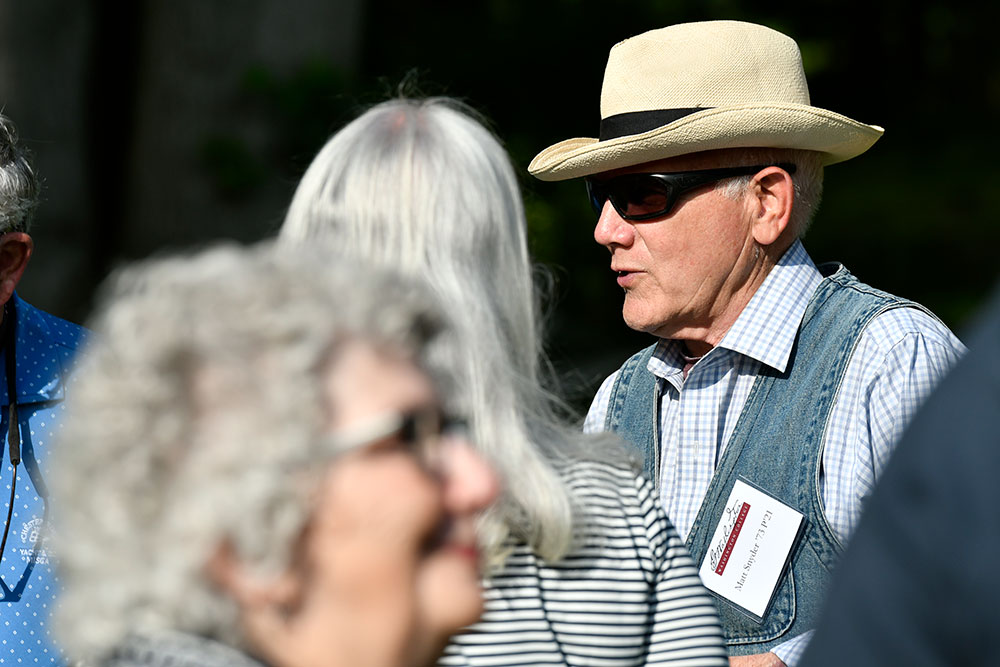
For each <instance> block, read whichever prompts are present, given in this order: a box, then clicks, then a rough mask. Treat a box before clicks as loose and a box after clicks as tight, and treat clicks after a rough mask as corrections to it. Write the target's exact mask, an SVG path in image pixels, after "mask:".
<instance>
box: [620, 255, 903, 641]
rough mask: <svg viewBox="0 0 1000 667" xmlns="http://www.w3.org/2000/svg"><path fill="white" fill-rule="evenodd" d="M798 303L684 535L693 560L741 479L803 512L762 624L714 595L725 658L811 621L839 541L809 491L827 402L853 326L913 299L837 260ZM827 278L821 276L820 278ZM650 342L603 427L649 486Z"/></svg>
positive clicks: (629, 365) (655, 388)
mask: <svg viewBox="0 0 1000 667" xmlns="http://www.w3.org/2000/svg"><path fill="white" fill-rule="evenodd" d="M820 270H821V271H822V272H823V273H824V275H826V276H827V277H826V278H825V279H824V280H823V281H822V282H821V283H820V285H819V286H818V287H817V288H816V292H815V293H814V294H813V297H812V299H811V300H810V302H809V305H808V306H807V307H806V311H805V315H804V316H803V320H802V325H801V327H800V330H799V336H798V338H797V340H796V343H795V346H794V348H793V349H792V353H791V357H790V359H789V364H788V366H787V368H786V370H785V372H784V373H779V372H777V371H776V370H774V369H773V368H771V367H769V366H762V367H761V370H760V374H759V375H758V377H757V379H756V381H755V382H754V385H753V388H752V389H751V390H750V394H749V396H748V397H747V401H746V404H745V405H744V407H743V412H742V413H741V414H740V416H739V419H738V421H737V423H736V427H735V430H734V431H733V435H732V437H731V438H730V440H729V442H728V444H727V446H726V448H725V451H724V452H723V454H722V457H721V460H720V461H719V464H718V467H717V469H716V471H715V475H714V476H713V477H712V481H711V484H710V485H709V488H708V492H707V493H706V495H705V499H704V501H703V502H702V504H701V508H700V509H699V511H698V515H697V517H696V518H695V521H694V524H693V525H692V527H691V532H690V534H689V535H688V539H687V546H688V549H689V550H690V552H691V556H692V558H694V560H695V562H696V563H698V564H700V563H701V561H702V559H703V558H704V556H705V553H706V551H707V550H708V543H709V540H710V539H711V537H712V534H713V532H714V530H715V527H716V525H717V524H718V522H719V520H720V519H721V516H722V511H723V509H724V505H725V502H726V500H727V499H728V497H729V493H730V491H731V490H732V488H733V484H734V483H735V481H736V479H737V478H738V477H744V478H746V479H748V480H749V481H751V482H752V483H754V484H756V485H757V486H759V487H760V488H762V489H764V490H765V491H767V492H768V493H770V494H771V495H773V496H775V497H777V498H778V499H779V500H781V501H782V502H783V503H785V504H787V505H790V506H791V507H793V508H794V509H796V510H798V511H799V512H801V513H802V514H804V515H805V518H806V524H805V529H804V531H803V534H802V537H801V539H800V540H799V542H798V543H797V545H796V547H795V549H794V550H793V552H792V557H791V569H790V571H789V570H786V571H785V574H784V576H783V578H782V581H781V584H780V586H779V587H778V591H777V593H776V594H775V598H774V600H773V602H772V604H771V607H770V608H769V610H768V611H767V614H766V616H765V617H764V619H763V622H762V623H760V622H757V621H756V620H754V619H752V618H750V616H749V615H747V614H745V613H744V612H742V611H740V610H739V609H738V608H737V607H736V606H735V605H733V604H731V603H730V602H728V601H726V600H723V599H721V598H717V599H716V605H717V606H718V607H719V615H720V617H721V619H722V628H723V633H724V635H725V638H726V644H727V646H728V650H729V653H730V655H748V654H753V653H763V652H767V651H770V650H771V649H772V648H774V647H775V646H777V645H778V644H781V643H784V642H785V641H788V640H789V639H791V638H792V637H794V636H796V635H799V634H801V633H803V632H805V631H807V630H809V629H810V628H812V627H813V626H814V625H815V624H816V620H817V613H818V612H819V609H820V606H821V602H822V599H823V593H824V588H825V585H826V582H827V580H828V578H829V576H830V573H831V571H832V570H833V567H834V565H835V564H836V561H837V559H838V557H839V555H840V552H841V550H842V546H841V544H840V540H839V539H838V538H837V536H836V534H835V533H834V532H833V530H832V529H831V527H830V525H829V523H828V522H827V520H826V517H825V515H824V514H823V501H822V498H821V496H820V490H819V473H820V464H821V461H822V448H823V437H824V434H825V433H826V428H827V422H828V420H829V415H830V408H831V406H832V405H833V402H834V399H835V398H836V396H837V392H838V390H839V388H840V384H841V382H842V380H843V377H844V371H845V369H846V368H847V364H848V362H849V361H850V359H851V355H852V354H853V352H854V348H855V346H856V345H857V342H858V338H859V337H860V335H861V332H862V331H863V330H864V328H865V327H866V326H867V325H868V323H869V322H870V321H871V320H872V318H874V317H875V316H877V315H879V314H880V313H883V312H885V311H886V310H889V309H892V308H899V307H904V306H906V307H918V308H919V307H920V306H917V305H916V304H914V303H912V302H909V301H905V300H903V299H900V298H898V297H895V296H892V295H891V294H887V293H885V292H882V291H879V290H876V289H874V288H872V287H869V286H868V285H865V284H864V283H861V282H859V281H858V280H857V279H856V278H855V277H854V276H853V275H851V273H850V272H848V271H847V270H846V269H845V268H843V266H840V265H824V266H822V267H820ZM827 274H831V275H827ZM654 347H655V346H650V347H648V348H646V349H645V350H642V351H640V352H638V353H636V354H635V355H633V356H632V357H631V358H630V359H629V360H628V361H627V362H625V364H624V365H623V366H622V368H621V370H620V371H619V374H618V379H617V381H616V383H615V386H614V388H613V389H612V393H611V399H610V403H609V408H608V414H607V419H606V421H605V428H606V429H607V430H610V431H616V432H618V433H620V434H621V435H622V436H623V437H624V438H625V439H626V440H627V441H629V442H630V443H631V444H632V445H633V446H635V447H636V448H637V449H638V450H639V452H640V453H641V455H642V456H643V470H644V472H645V473H646V475H647V476H648V477H649V478H650V479H652V480H655V481H656V483H657V485H658V484H659V467H660V464H659V459H660V447H659V433H658V431H659V404H660V395H659V384H658V382H657V381H656V377H655V376H654V375H653V374H652V373H650V372H649V371H648V370H647V368H646V366H647V363H648V362H649V359H650V357H651V356H652V353H653V349H654Z"/></svg>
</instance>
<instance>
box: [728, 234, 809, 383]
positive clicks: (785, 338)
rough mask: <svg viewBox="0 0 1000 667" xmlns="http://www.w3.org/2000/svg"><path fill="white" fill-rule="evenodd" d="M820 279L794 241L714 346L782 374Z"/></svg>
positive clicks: (806, 256)
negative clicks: (758, 362)
mask: <svg viewBox="0 0 1000 667" xmlns="http://www.w3.org/2000/svg"><path fill="white" fill-rule="evenodd" d="M822 280H823V276H822V274H820V272H819V270H818V269H817V268H816V265H815V264H813V261H812V259H810V257H809V254H808V253H807V252H806V249H805V248H803V247H802V243H801V242H800V241H798V240H796V241H795V243H793V244H792V245H791V247H790V248H789V249H788V250H786V251H785V254H784V255H782V256H781V259H779V260H778V263H777V265H776V266H775V267H774V268H773V269H771V272H770V273H769V274H768V276H767V278H765V279H764V282H763V283H762V284H761V286H760V287H759V288H757V291H756V292H755V293H754V295H753V297H751V299H750V303H748V304H747V305H746V308H744V309H743V312H742V313H740V316H739V317H738V318H737V319H736V322H734V323H733V326H732V327H730V328H729V331H727V332H726V335H725V336H723V338H722V340H721V341H720V342H719V345H718V347H722V348H725V349H728V350H732V351H733V352H737V353H739V354H743V355H746V356H748V357H751V358H753V359H756V360H757V361H760V362H761V363H763V364H766V365H768V366H770V367H772V368H774V369H775V370H777V371H778V372H784V370H785V368H786V367H787V366H788V358H789V356H791V353H792V347H793V346H794V344H795V336H796V334H797V333H798V331H799V325H800V324H801V323H802V317H803V316H804V315H805V313H806V307H807V306H808V305H809V299H811V298H812V295H813V292H815V291H816V287H817V286H818V285H819V284H820V282H821V281H822Z"/></svg>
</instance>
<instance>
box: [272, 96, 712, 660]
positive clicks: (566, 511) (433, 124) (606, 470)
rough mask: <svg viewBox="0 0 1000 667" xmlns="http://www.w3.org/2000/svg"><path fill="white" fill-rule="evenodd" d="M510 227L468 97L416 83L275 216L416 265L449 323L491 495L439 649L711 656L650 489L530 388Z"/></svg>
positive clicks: (514, 204)
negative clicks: (455, 617)
mask: <svg viewBox="0 0 1000 667" xmlns="http://www.w3.org/2000/svg"><path fill="white" fill-rule="evenodd" d="M526 227H527V225H526V221H525V216H524V210H523V204H522V201H521V195H520V190H519V188H518V182H517V176H516V174H515V172H514V169H513V166H512V165H511V162H510V158H509V157H508V155H507V153H506V151H505V150H504V149H503V147H502V146H501V145H500V143H499V142H498V141H497V139H496V138H495V137H494V136H493V135H492V134H491V132H490V131H489V130H488V129H487V128H486V127H484V125H483V124H482V123H481V122H480V121H479V120H478V119H477V118H476V117H475V114H474V112H472V111H471V110H470V109H469V108H468V107H466V106H464V105H462V104H459V103H458V102H456V101H454V100H449V99H446V98H431V99H425V100H416V99H413V100H410V99H399V100H393V101H388V102H385V103H382V104H379V105H376V106H375V107H373V108H371V109H369V110H368V111H366V112H365V113H364V114H362V115H361V116H360V117H359V118H357V119H355V120H354V121H352V122H351V123H349V124H348V125H347V126H346V127H344V128H343V129H341V130H340V131H339V132H337V133H336V134H335V135H334V136H333V137H332V138H331V139H330V140H329V141H328V142H327V143H326V145H325V146H324V147H323V148H322V149H321V150H320V151H319V153H318V154H317V156H316V157H315V159H314V160H313V162H312V164H311V165H310V167H309V168H308V170H307V171H306V173H305V175H304V176H303V178H302V180H301V182H300V184H299V187H298V189H297V190H296V193H295V196H294V198H293V200H292V202H291V205H290V207H289V210H288V214H287V216H286V218H285V222H284V225H283V227H282V229H281V238H282V239H283V240H284V241H285V242H286V243H287V244H288V245H291V246H301V245H309V246H313V247H317V248H321V247H324V246H325V247H327V248H329V249H336V251H337V252H338V253H347V254H348V255H350V256H352V257H356V258H359V259H361V260H363V261H365V262H366V263H367V265H369V266H371V267H380V266H389V267H393V268H395V269H397V270H400V271H401V272H403V273H404V274H406V275H409V276H413V277H414V278H417V277H419V278H421V279H426V280H427V281H428V282H429V283H430V284H431V286H432V287H433V289H434V291H435V293H436V294H437V295H438V296H439V297H440V299H441V301H442V303H443V304H444V306H445V307H446V308H447V310H448V312H449V313H450V314H452V315H453V317H454V319H455V320H456V322H457V324H458V333H459V334H460V335H459V336H458V340H457V347H456V356H457V357H458V359H459V360H460V361H461V364H460V366H459V367H458V368H457V370H456V377H457V378H458V382H459V385H458V386H459V389H460V395H461V396H462V398H463V400H464V404H465V406H466V407H467V410H468V413H469V415H470V417H471V420H472V433H473V434H474V438H473V439H474V441H475V443H476V445H477V447H479V449H480V451H482V452H484V453H485V455H486V456H487V457H488V459H489V460H490V461H491V462H493V463H494V464H495V465H496V466H497V469H498V472H499V473H500V475H501V476H502V478H503V482H504V495H503V496H502V498H501V500H500V502H498V503H497V505H496V506H495V507H494V509H493V510H492V511H491V512H490V513H488V514H487V515H486V517H485V518H484V521H483V522H482V525H481V526H480V532H481V534H482V536H483V539H484V540H485V545H484V546H485V549H486V556H487V557H488V558H489V561H490V563H491V565H492V568H491V570H490V572H489V576H488V578H487V581H486V611H485V613H484V616H483V620H482V622H480V623H478V624H476V625H475V626H473V627H471V628H469V629H468V630H467V631H466V632H463V633H462V634H461V635H459V636H457V637H456V638H455V639H454V641H453V642H452V644H451V645H450V646H449V647H448V649H447V651H446V653H445V656H444V658H443V659H442V663H443V664H447V665H476V664H490V665H525V664H540V663H547V664H566V665H583V664H595V661H596V662H599V663H600V664H603V665H609V666H612V665H644V664H647V663H649V664H652V663H656V664H684V665H725V664H726V658H725V651H724V649H723V645H722V638H721V633H720V629H719V621H718V617H717V615H716V612H715V609H714V606H713V604H712V601H711V598H710V597H709V595H708V593H707V591H706V590H705V589H704V588H703V587H702V585H701V583H700V581H699V580H698V576H697V572H696V570H695V568H694V567H693V564H692V563H691V560H690V558H689V556H688V554H687V551H686V550H685V548H684V547H683V545H682V544H681V542H680V540H679V538H678V537H677V534H676V532H675V531H674V529H673V527H672V526H671V525H670V523H669V522H668V520H667V518H666V516H665V515H664V513H663V511H662V509H661V508H660V507H659V504H658V502H657V499H656V496H655V493H654V492H653V490H652V487H651V486H650V485H649V483H648V482H646V481H645V480H644V479H643V478H642V477H641V476H640V475H638V473H637V471H636V470H635V468H634V466H633V465H632V463H631V461H630V460H629V459H628V457H627V453H626V451H625V449H624V447H623V446H622V444H621V442H620V441H619V440H618V439H617V437H615V436H613V435H609V434H601V435H584V434H583V433H581V432H580V430H579V428H578V426H577V425H576V424H574V423H569V422H568V421H566V420H564V419H563V418H562V417H561V416H560V414H561V413H560V411H561V409H562V408H561V405H560V403H559V401H558V400H557V399H556V397H555V396H554V395H553V394H552V393H550V391H549V390H547V389H546V388H545V386H544V385H543V370H545V367H544V356H543V354H542V351H541V340H542V335H541V331H540V325H539V317H538V303H537V294H536V288H535V284H534V281H533V267H532V265H531V262H530V259H529V256H528V249H527V241H526V231H527V230H526ZM330 251H331V252H332V250H330ZM363 278H364V274H362V275H360V276H359V279H363Z"/></svg>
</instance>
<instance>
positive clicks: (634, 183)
mask: <svg viewBox="0 0 1000 667" xmlns="http://www.w3.org/2000/svg"><path fill="white" fill-rule="evenodd" d="M607 187H608V196H609V197H610V198H611V203H612V204H614V206H615V208H616V209H618V211H619V212H620V213H621V214H622V217H624V218H626V219H628V218H638V217H646V216H657V215H666V213H667V212H668V211H669V210H670V204H671V196H670V194H671V192H670V189H669V188H668V187H667V185H666V184H665V183H663V182H661V181H658V180H657V179H655V178H653V177H651V176H646V175H643V174H636V175H634V176H632V175H629V176H621V177H619V178H616V179H614V180H613V181H611V182H610V183H609V184H607Z"/></svg>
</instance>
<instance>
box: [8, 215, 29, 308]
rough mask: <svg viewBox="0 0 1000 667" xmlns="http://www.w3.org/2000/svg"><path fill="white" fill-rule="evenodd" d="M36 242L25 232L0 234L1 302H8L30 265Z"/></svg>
mask: <svg viewBox="0 0 1000 667" xmlns="http://www.w3.org/2000/svg"><path fill="white" fill-rule="evenodd" d="M34 249H35V244H34V243H33V242H32V240H31V237H30V236H28V235H27V234H26V233H25V232H7V233H6V234H3V235H2V236H0V304H3V303H7V301H9V300H10V297H11V296H12V295H13V294H14V290H15V289H16V288H17V284H18V283H19V282H20V281H21V276H23V275H24V270H25V269H26V268H27V267H28V260H29V259H31V252H32V251H33V250H34Z"/></svg>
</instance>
